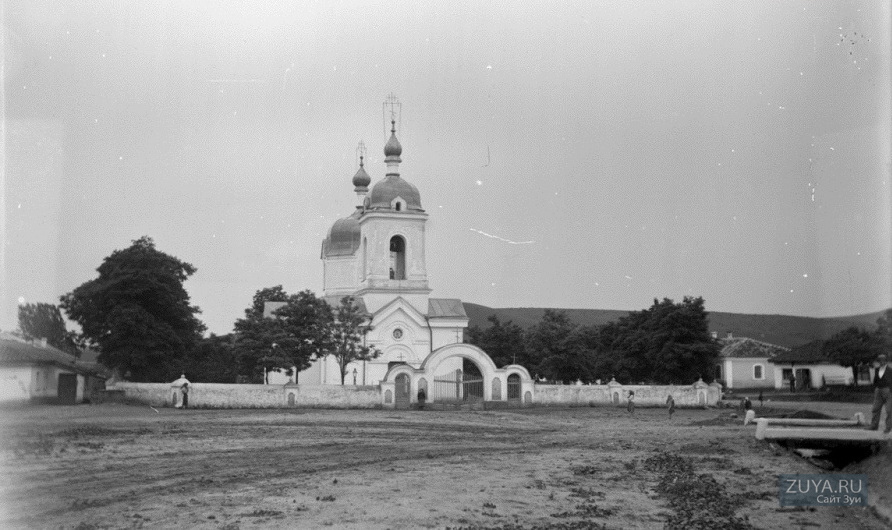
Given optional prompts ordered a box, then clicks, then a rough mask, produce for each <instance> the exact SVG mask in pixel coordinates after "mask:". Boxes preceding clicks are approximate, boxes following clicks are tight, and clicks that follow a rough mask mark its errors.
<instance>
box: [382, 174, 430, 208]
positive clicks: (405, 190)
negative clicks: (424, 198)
mask: <svg viewBox="0 0 892 530" xmlns="http://www.w3.org/2000/svg"><path fill="white" fill-rule="evenodd" d="M397 197H402V198H403V200H405V201H406V210H412V211H420V212H423V211H424V209H423V208H422V207H421V194H420V193H418V188H416V187H415V186H414V185H412V184H411V183H409V182H408V181H406V180H405V179H403V178H402V177H400V176H399V175H388V176H387V177H385V178H384V180H379V181H378V182H377V183H376V184H375V185H374V186H372V192H371V193H370V194H369V201H370V202H369V208H371V209H373V210H375V209H381V208H384V209H390V207H391V204H390V203H391V202H393V200H394V199H396V198H397Z"/></svg>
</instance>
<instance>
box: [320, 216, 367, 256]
mask: <svg viewBox="0 0 892 530" xmlns="http://www.w3.org/2000/svg"><path fill="white" fill-rule="evenodd" d="M359 214H360V212H359V210H357V211H356V212H353V215H351V216H350V217H345V218H343V219H338V220H337V221H335V223H334V224H333V225H331V229H330V230H329V231H328V236H327V237H326V238H325V239H324V240H323V241H322V257H324V258H327V257H330V256H352V255H353V253H354V252H356V249H358V248H359V237H360V232H359Z"/></svg>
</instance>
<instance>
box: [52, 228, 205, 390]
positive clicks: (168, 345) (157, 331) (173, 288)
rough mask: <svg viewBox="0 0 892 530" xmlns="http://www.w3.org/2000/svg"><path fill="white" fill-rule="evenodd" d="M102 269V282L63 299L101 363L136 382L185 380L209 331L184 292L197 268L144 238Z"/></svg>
mask: <svg viewBox="0 0 892 530" xmlns="http://www.w3.org/2000/svg"><path fill="white" fill-rule="evenodd" d="M96 270H97V272H98V273H99V277H98V278H95V279H93V280H90V281H88V282H86V283H84V284H82V285H81V286H79V287H77V288H76V289H74V290H73V291H72V292H70V293H67V294H65V295H63V296H62V297H61V307H62V309H64V310H65V312H66V313H67V315H68V318H70V319H72V320H74V321H75V322H77V323H78V324H80V326H81V329H82V336H83V337H84V338H85V339H87V340H89V341H90V342H91V343H93V344H95V345H96V346H97V347H98V348H99V351H100V353H99V362H101V363H102V364H104V365H105V366H107V367H109V368H111V369H113V370H115V371H117V372H118V373H120V374H122V375H124V376H125V377H128V378H129V379H131V380H133V381H170V380H172V379H173V378H174V377H176V376H177V375H179V373H180V371H181V369H182V361H183V358H184V357H185V355H186V354H187V353H188V352H189V351H190V350H191V349H192V348H193V347H195V345H196V344H197V343H198V341H199V340H201V336H202V333H203V332H204V330H205V326H204V324H203V323H202V322H201V321H200V320H199V319H198V318H197V316H196V315H197V314H198V313H200V312H201V310H200V309H199V308H198V307H196V306H193V305H190V304H189V293H187V292H186V289H185V288H184V287H183V283H184V282H185V281H186V280H187V279H188V278H189V276H191V275H192V274H194V273H195V270H196V269H195V267H193V266H192V265H190V264H189V263H186V262H183V261H180V260H179V259H177V258H175V257H173V256H170V255H168V254H165V253H164V252H161V251H159V250H157V249H156V248H155V243H154V241H152V239H151V238H150V237H148V236H143V237H141V238H139V239H137V240H135V241H133V244H132V245H130V246H129V247H128V248H125V249H123V250H115V251H114V252H112V253H111V255H110V256H108V257H106V258H105V259H104V260H103V262H102V264H101V265H100V266H99V267H98V268H97V269H96Z"/></svg>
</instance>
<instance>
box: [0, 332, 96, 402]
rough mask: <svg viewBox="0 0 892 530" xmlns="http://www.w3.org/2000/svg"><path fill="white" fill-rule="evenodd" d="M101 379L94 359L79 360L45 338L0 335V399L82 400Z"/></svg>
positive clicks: (22, 400)
mask: <svg viewBox="0 0 892 530" xmlns="http://www.w3.org/2000/svg"><path fill="white" fill-rule="evenodd" d="M104 380H105V377H104V376H103V375H102V373H101V372H100V371H98V370H96V369H95V365H94V363H82V362H79V361H78V360H77V359H76V358H75V357H74V356H73V355H70V354H68V353H65V352H63V351H61V350H58V349H56V348H54V347H52V346H50V345H48V344H47V343H46V339H43V340H41V341H38V342H34V343H32V342H29V341H25V340H23V339H20V338H18V337H14V336H12V335H8V334H3V335H2V336H0V403H10V402H27V401H32V400H34V401H48V402H60V403H65V404H74V403H82V402H84V401H85V400H87V399H88V398H89V395H90V392H91V389H92V388H94V387H95V386H97V385H99V386H102V385H104Z"/></svg>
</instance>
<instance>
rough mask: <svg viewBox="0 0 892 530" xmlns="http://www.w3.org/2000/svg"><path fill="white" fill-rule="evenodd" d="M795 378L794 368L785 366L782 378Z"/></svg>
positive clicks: (785, 379) (786, 379) (787, 379)
mask: <svg viewBox="0 0 892 530" xmlns="http://www.w3.org/2000/svg"><path fill="white" fill-rule="evenodd" d="M792 378H793V369H792V368H784V369H783V371H782V372H781V379H783V380H784V381H789V380H790V379H792Z"/></svg>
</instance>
